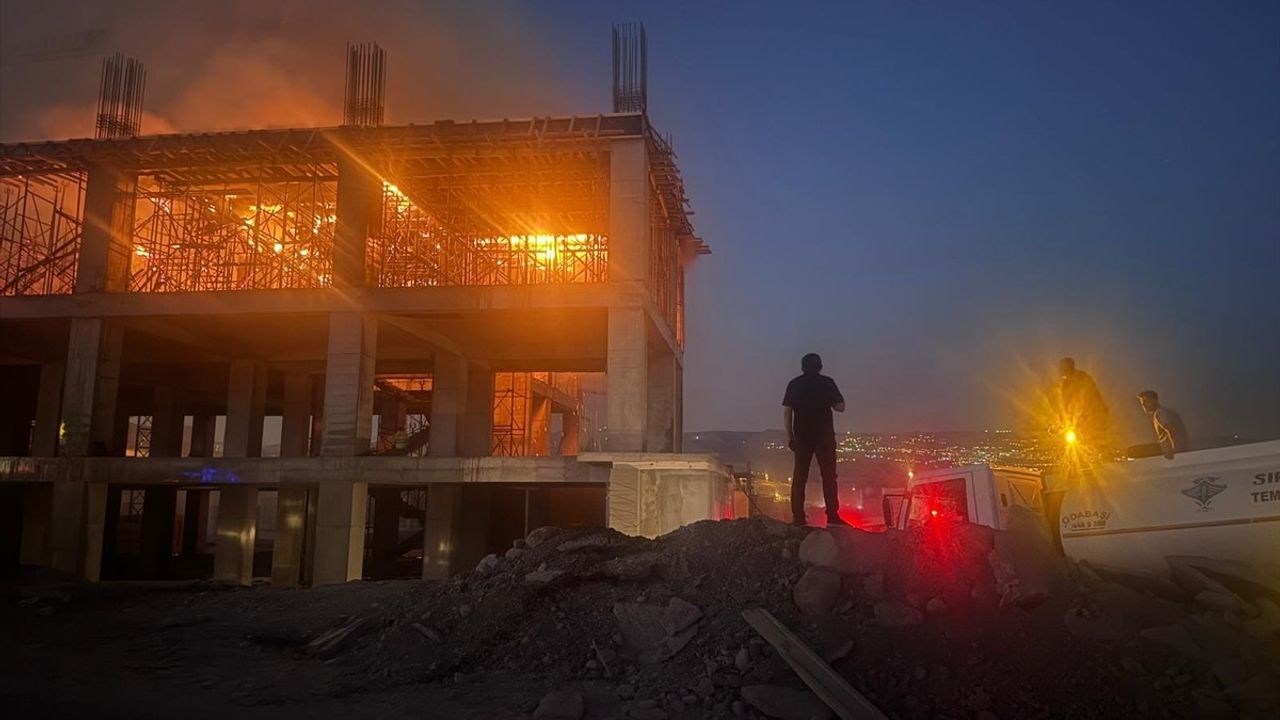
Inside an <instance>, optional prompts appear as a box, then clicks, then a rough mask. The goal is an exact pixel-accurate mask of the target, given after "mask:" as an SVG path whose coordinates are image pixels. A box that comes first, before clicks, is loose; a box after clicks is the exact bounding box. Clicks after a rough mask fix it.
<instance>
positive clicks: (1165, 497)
mask: <svg viewBox="0 0 1280 720" xmlns="http://www.w3.org/2000/svg"><path fill="white" fill-rule="evenodd" d="M1013 505H1021V506H1023V507H1026V508H1029V509H1031V510H1034V511H1036V512H1039V513H1042V514H1043V515H1044V516H1045V518H1046V520H1047V522H1048V523H1049V525H1050V528H1051V530H1052V531H1053V533H1054V536H1055V538H1057V539H1058V541H1059V542H1060V548H1061V550H1062V551H1063V552H1064V553H1065V554H1066V555H1068V556H1070V557H1073V558H1076V559H1081V560H1088V561H1090V562H1092V563H1095V564H1098V565H1106V566H1111V567H1117V568H1125V569H1129V570H1141V571H1147V572H1155V573H1158V574H1165V573H1167V571H1168V568H1167V564H1166V558H1167V557H1169V556H1186V555H1198V556H1211V557H1214V558H1217V559H1220V560H1227V561H1236V562H1243V563H1248V564H1250V565H1253V566H1255V567H1258V568H1261V569H1263V570H1265V571H1268V572H1280V440H1275V441H1270V442H1261V443H1251V444H1247V445H1235V446H1231V447H1221V448H1212V449H1207V450H1195V451H1191V452H1186V453H1180V454H1179V455H1177V456H1176V457H1175V458H1173V459H1172V460H1167V459H1165V458H1163V457H1152V458H1143V459H1140V460H1132V461H1127V462H1114V463H1104V464H1101V465H1099V466H1097V467H1095V468H1092V469H1090V470H1089V471H1087V472H1074V473H1056V474H1054V473H1050V474H1048V475H1046V476H1044V477H1041V475H1040V473H1038V472H1035V471H1032V470H1026V469H1017V468H1005V467H992V466H988V465H967V466H964V467H956V468H946V469H942V470H933V471H929V472H925V473H921V474H919V475H916V476H914V477H912V478H911V479H910V481H909V482H908V485H907V489H906V492H905V493H903V494H900V495H890V494H886V496H885V499H884V514H885V524H886V526H888V527H897V528H901V529H905V528H907V527H912V526H919V525H923V524H925V523H928V522H929V521H930V520H932V519H933V518H934V517H936V516H938V515H943V514H946V515H950V516H952V517H959V518H960V519H962V520H965V521H968V522H972V523H977V524H980V525H986V526H989V527H993V528H997V529H1003V528H1004V527H1005V523H1006V519H1007V516H1008V509H1009V507H1011V506H1013Z"/></svg>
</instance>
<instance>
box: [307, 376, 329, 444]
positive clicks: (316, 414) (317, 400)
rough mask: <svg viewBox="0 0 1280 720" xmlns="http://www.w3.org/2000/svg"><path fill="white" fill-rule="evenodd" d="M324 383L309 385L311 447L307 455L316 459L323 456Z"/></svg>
mask: <svg viewBox="0 0 1280 720" xmlns="http://www.w3.org/2000/svg"><path fill="white" fill-rule="evenodd" d="M324 393H325V383H324V382H314V381H313V382H312V383H311V446H310V448H308V451H307V454H308V455H310V456H311V457H318V456H319V455H322V454H324V453H323V452H322V448H323V447H324Z"/></svg>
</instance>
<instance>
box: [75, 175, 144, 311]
mask: <svg viewBox="0 0 1280 720" xmlns="http://www.w3.org/2000/svg"><path fill="white" fill-rule="evenodd" d="M137 182H138V176H137V175H136V174H131V173H126V172H121V171H119V170H117V169H115V168H112V167H109V166H106V165H95V166H92V167H90V168H89V171H88V178H87V179H86V181H85V193H84V228H83V230H82V232H81V236H80V257H79V260H78V263H79V265H78V267H77V269H76V288H75V290H76V292H78V293H84V292H124V291H125V290H127V289H128V283H129V257H130V254H131V247H132V243H131V242H130V241H131V238H132V235H133V228H132V227H131V225H132V220H133V208H132V207H131V206H132V204H133V198H134V191H135V189H136V186H137Z"/></svg>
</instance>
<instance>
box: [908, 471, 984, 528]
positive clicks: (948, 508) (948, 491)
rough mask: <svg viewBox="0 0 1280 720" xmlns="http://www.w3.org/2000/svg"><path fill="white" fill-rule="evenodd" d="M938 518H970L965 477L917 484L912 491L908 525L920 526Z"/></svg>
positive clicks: (962, 519)
mask: <svg viewBox="0 0 1280 720" xmlns="http://www.w3.org/2000/svg"><path fill="white" fill-rule="evenodd" d="M937 518H942V519H946V520H950V521H956V520H960V521H966V522H967V521H968V520H969V501H968V498H967V497H966V495H965V487H964V478H955V479H953V480H940V481H938V482H934V483H928V484H926V485H917V486H916V487H915V489H913V490H912V491H911V516H910V518H909V519H908V521H907V522H908V525H907V526H908V527H920V526H922V525H924V524H925V523H927V522H929V521H930V520H934V519H937Z"/></svg>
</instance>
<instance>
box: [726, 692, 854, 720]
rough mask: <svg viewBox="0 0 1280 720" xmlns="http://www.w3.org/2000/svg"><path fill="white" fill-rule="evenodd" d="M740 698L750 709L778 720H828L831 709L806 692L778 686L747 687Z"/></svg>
mask: <svg viewBox="0 0 1280 720" xmlns="http://www.w3.org/2000/svg"><path fill="white" fill-rule="evenodd" d="M742 697H743V699H744V700H746V701H747V702H749V703H751V705H752V707H754V708H755V709H757V710H759V711H760V712H762V713H764V714H765V715H768V716H769V717H771V718H778V720H828V719H829V718H830V717H831V716H832V713H831V708H829V707H827V706H826V704H825V703H823V702H822V701H821V700H819V699H818V698H817V697H815V696H814V695H813V693H811V692H809V691H807V690H793V689H791V688H788V687H782V686H779V685H748V686H747V687H744V688H742Z"/></svg>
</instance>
